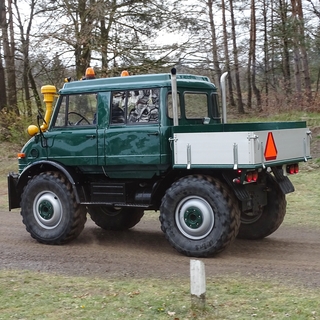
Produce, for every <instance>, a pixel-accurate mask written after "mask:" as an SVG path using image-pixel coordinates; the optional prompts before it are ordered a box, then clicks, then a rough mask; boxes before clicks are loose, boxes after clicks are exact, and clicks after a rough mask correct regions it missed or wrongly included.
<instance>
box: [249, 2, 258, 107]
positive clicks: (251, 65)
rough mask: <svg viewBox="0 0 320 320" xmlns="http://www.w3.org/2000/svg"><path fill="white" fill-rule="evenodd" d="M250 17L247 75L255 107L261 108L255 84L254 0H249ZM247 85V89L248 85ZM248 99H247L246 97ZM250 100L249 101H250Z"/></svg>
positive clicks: (255, 29) (255, 35)
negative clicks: (255, 102) (254, 99)
mask: <svg viewBox="0 0 320 320" xmlns="http://www.w3.org/2000/svg"><path fill="white" fill-rule="evenodd" d="M250 12H251V19H250V40H249V43H250V44H249V63H248V65H249V67H248V69H249V75H250V74H251V79H248V82H249V83H250V84H251V86H252V90H253V93H254V95H255V97H256V100H257V107H258V108H261V94H260V90H259V89H258V88H257V85H256V72H257V71H256V67H257V57H256V43H257V21H256V4H255V0H251V10H250ZM251 86H248V87H249V88H248V90H250V87H251ZM248 100H249V99H248ZM250 102H251V101H250Z"/></svg>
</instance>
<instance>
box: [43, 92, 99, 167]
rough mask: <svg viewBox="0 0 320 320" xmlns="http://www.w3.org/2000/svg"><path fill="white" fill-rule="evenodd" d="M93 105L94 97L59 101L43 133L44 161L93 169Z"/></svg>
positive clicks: (83, 96)
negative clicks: (44, 138) (45, 157)
mask: <svg viewBox="0 0 320 320" xmlns="http://www.w3.org/2000/svg"><path fill="white" fill-rule="evenodd" d="M96 105H97V102H96V95H95V94H84V95H79V94H78V95H66V96H62V97H60V101H59V102H58V104H57V108H58V109H59V111H58V112H55V117H54V118H53V119H52V123H51V125H50V130H49V131H48V132H46V133H45V137H46V140H47V142H46V143H47V150H48V151H47V157H48V160H54V161H57V162H60V163H62V164H64V165H70V166H84V167H85V166H93V165H97V125H96V123H95V122H96V120H95V118H96V108H97V107H96ZM56 111H57V110H56Z"/></svg>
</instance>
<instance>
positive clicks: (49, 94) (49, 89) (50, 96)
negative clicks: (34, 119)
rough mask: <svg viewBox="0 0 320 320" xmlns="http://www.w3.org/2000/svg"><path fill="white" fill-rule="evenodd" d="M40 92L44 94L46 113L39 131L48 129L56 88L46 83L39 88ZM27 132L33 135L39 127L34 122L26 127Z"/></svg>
mask: <svg viewBox="0 0 320 320" xmlns="http://www.w3.org/2000/svg"><path fill="white" fill-rule="evenodd" d="M41 93H42V94H43V96H44V99H43V101H44V103H45V104H46V114H45V116H44V122H43V124H42V125H41V127H40V128H41V131H42V132H43V131H46V130H47V129H48V124H49V122H50V118H51V115H52V103H53V100H54V97H55V95H56V93H57V89H56V87H55V86H51V85H47V86H43V87H42V88H41ZM27 131H28V134H29V135H30V136H31V137H33V136H34V135H36V134H37V133H38V132H39V128H38V127H37V126H35V125H34V124H32V125H30V126H29V127H28V129H27Z"/></svg>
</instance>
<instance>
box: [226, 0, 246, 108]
mask: <svg viewBox="0 0 320 320" xmlns="http://www.w3.org/2000/svg"><path fill="white" fill-rule="evenodd" d="M229 3H230V15H231V36H232V46H233V58H234V72H235V79H236V89H237V108H238V112H239V113H244V107H243V101H242V93H241V86H240V73H239V58H238V47H237V40H236V21H235V17H234V9H233V0H229Z"/></svg>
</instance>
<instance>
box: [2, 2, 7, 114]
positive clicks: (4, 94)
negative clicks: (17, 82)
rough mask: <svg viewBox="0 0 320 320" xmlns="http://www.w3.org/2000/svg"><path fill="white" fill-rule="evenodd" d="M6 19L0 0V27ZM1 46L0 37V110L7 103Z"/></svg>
mask: <svg viewBox="0 0 320 320" xmlns="http://www.w3.org/2000/svg"><path fill="white" fill-rule="evenodd" d="M5 21H6V8H5V4H4V0H0V28H1V29H3V26H4V24H5ZM1 47H2V42H1V38H0V92H1V94H0V110H2V109H3V108H4V107H6V105H7V88H6V78H5V73H4V68H3V63H2V55H1Z"/></svg>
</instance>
